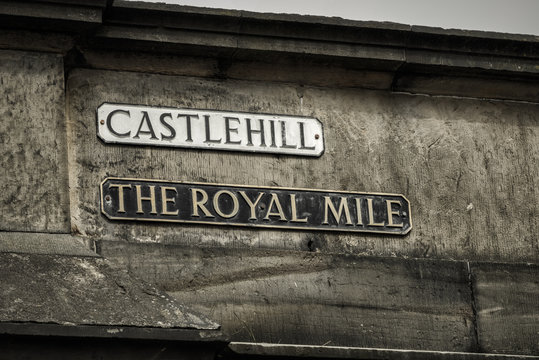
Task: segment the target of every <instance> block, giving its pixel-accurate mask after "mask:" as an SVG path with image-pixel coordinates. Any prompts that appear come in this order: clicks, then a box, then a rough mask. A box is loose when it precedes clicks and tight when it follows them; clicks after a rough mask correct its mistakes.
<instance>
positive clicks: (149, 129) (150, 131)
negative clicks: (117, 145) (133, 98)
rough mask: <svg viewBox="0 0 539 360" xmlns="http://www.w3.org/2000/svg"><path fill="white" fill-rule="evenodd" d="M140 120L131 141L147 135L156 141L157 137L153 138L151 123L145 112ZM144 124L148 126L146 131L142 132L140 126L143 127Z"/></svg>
mask: <svg viewBox="0 0 539 360" xmlns="http://www.w3.org/2000/svg"><path fill="white" fill-rule="evenodd" d="M142 114H143V115H142V120H140V125H139V127H138V131H137V134H136V135H135V136H133V139H138V138H139V134H149V135H150V138H151V139H157V136H155V132H154V131H153V127H152V123H151V121H150V116H149V115H148V112H147V111H143V112H142ZM144 122H146V124H147V126H148V130H147V131H146V130H142V125H144Z"/></svg>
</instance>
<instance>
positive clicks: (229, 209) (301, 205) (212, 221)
mask: <svg viewBox="0 0 539 360" xmlns="http://www.w3.org/2000/svg"><path fill="white" fill-rule="evenodd" d="M101 211H102V212H103V214H104V215H105V216H106V217H107V218H109V219H110V220H134V221H154V222H171V223H191V224H208V225H233V226H242V227H264V228H278V229H297V230H321V231H347V232H370V233H385V234H395V235H405V234H407V233H408V232H409V231H410V230H411V229H412V218H411V216H412V215H411V213H410V203H409V202H408V200H407V199H406V198H405V197H404V196H402V195H398V194H377V193H363V192H343V191H333V190H308V189H293V188H278V187H254V186H245V185H223V184H208V183H195V182H174V181H159V180H142V179H123V178H107V179H105V180H104V181H103V182H102V183H101Z"/></svg>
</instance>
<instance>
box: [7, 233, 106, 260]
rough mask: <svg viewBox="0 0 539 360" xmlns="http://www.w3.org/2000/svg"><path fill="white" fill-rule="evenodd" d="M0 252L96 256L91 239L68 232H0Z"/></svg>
mask: <svg viewBox="0 0 539 360" xmlns="http://www.w3.org/2000/svg"><path fill="white" fill-rule="evenodd" d="M0 252H12V253H25V254H48V255H76V256H91V257H97V256H98V255H97V253H96V252H95V246H94V243H93V241H91V240H90V241H89V240H88V239H87V238H86V239H85V238H82V237H78V236H72V235H70V234H48V233H31V232H13V231H5V232H0Z"/></svg>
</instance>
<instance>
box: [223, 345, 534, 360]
mask: <svg viewBox="0 0 539 360" xmlns="http://www.w3.org/2000/svg"><path fill="white" fill-rule="evenodd" d="M223 358H224V359H303V358H310V359H313V358H314V359H317V358H321V359H365V360H367V359H368V360H387V359H391V360H412V359H413V360H431V359H432V360H483V359H485V360H487V359H488V360H510V359H514V360H518V359H522V360H525V359H526V360H527V359H530V360H531V359H539V356H527V355H501V354H481V353H467V352H448V351H420V350H397V349H375V348H355V347H338V346H307V345H287V344H266V343H243V342H232V343H230V344H229V345H228V348H227V349H226V350H225V352H224V354H223Z"/></svg>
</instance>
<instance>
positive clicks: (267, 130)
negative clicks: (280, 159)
mask: <svg viewBox="0 0 539 360" xmlns="http://www.w3.org/2000/svg"><path fill="white" fill-rule="evenodd" d="M97 136H98V137H99V138H100V139H101V140H103V141H104V142H105V143H111V144H128V145H143V146H167V147H178V148H194V149H213V150H225V151H246V152H257V153H270V154H286V155H295V156H314V157H319V156H320V155H322V153H323V152H324V134H323V129H322V124H321V123H320V121H318V120H317V119H315V118H310V117H300V116H288V115H272V114H256V113H243V112H229V111H215V110H195V109H176V108H166V107H151V106H142V105H127V104H111V103H104V104H102V105H101V106H99V107H98V108H97Z"/></svg>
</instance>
